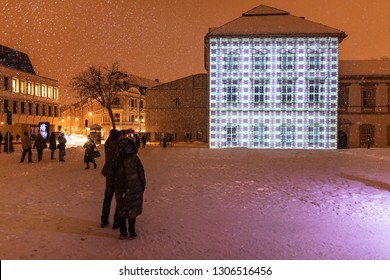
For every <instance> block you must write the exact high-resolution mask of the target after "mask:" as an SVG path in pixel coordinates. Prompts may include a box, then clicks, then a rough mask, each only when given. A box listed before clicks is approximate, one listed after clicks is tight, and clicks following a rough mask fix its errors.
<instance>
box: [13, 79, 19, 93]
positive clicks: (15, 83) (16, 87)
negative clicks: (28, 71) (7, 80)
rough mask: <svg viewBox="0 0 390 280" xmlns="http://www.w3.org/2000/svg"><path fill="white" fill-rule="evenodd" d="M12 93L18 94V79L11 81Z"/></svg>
mask: <svg viewBox="0 0 390 280" xmlns="http://www.w3.org/2000/svg"><path fill="white" fill-rule="evenodd" d="M12 91H13V92H19V81H18V79H12Z"/></svg>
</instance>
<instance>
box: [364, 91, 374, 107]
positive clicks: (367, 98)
mask: <svg viewBox="0 0 390 280" xmlns="http://www.w3.org/2000/svg"><path fill="white" fill-rule="evenodd" d="M362 107H363V108H373V107H375V88H374V87H363V88H362Z"/></svg>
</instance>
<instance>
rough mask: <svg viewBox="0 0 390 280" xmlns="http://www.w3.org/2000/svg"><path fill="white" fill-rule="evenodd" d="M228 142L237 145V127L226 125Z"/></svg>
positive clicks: (230, 144)
mask: <svg viewBox="0 0 390 280" xmlns="http://www.w3.org/2000/svg"><path fill="white" fill-rule="evenodd" d="M226 142H227V144H228V145H229V146H236V145H237V127H236V126H232V125H229V126H227V127H226Z"/></svg>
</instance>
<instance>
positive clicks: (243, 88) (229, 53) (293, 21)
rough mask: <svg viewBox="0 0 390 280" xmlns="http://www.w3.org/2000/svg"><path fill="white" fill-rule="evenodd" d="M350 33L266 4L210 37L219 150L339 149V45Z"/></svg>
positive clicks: (212, 128)
mask: <svg viewBox="0 0 390 280" xmlns="http://www.w3.org/2000/svg"><path fill="white" fill-rule="evenodd" d="M345 37H347V35H346V34H345V33H344V32H342V31H340V30H337V29H334V28H331V27H327V26H325V25H322V24H318V23H315V22H312V21H308V20H305V19H304V18H301V17H296V16H293V15H290V14H289V13H288V12H286V11H282V10H278V9H274V8H271V7H267V6H262V5H261V6H258V7H256V8H254V9H252V10H250V11H248V12H246V13H244V14H243V15H242V16H241V17H240V18H237V19H235V20H233V21H231V22H229V23H227V24H224V25H222V26H221V27H218V28H212V29H210V31H209V33H208V34H207V35H206V37H205V42H206V43H205V48H206V49H205V52H206V53H205V58H206V60H205V64H206V69H207V71H208V73H209V79H210V96H209V103H210V104H209V106H210V115H209V135H210V138H209V139H210V140H209V146H210V147H211V148H227V147H248V148H269V149H274V148H283V149H286V148H293V149H296V148H298V149H334V148H337V95H338V47H339V46H338V45H339V43H340V42H341V41H342V40H343V39H344V38H345Z"/></svg>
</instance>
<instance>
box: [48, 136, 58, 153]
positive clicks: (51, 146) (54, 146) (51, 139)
mask: <svg viewBox="0 0 390 280" xmlns="http://www.w3.org/2000/svg"><path fill="white" fill-rule="evenodd" d="M49 149H50V150H52V151H54V150H56V149H57V140H56V135H55V133H52V134H50V136H49Z"/></svg>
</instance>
